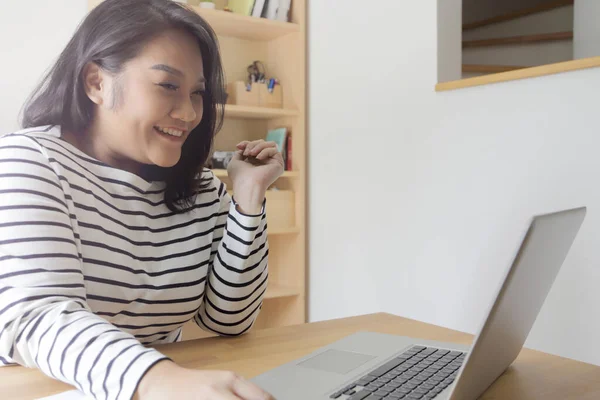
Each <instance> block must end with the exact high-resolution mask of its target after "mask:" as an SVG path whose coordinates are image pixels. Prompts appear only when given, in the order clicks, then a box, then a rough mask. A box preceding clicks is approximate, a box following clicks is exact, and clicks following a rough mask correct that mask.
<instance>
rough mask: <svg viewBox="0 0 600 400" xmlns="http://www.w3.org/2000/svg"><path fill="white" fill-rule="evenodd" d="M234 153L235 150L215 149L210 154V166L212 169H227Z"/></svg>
mask: <svg viewBox="0 0 600 400" xmlns="http://www.w3.org/2000/svg"><path fill="white" fill-rule="evenodd" d="M234 154H235V151H215V152H214V153H213V155H212V159H211V163H210V167H211V168H214V169H227V166H228V165H229V163H230V162H231V160H232V159H233V156H234Z"/></svg>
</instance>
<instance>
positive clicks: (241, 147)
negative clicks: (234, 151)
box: [235, 140, 250, 150]
mask: <svg viewBox="0 0 600 400" xmlns="http://www.w3.org/2000/svg"><path fill="white" fill-rule="evenodd" d="M248 143H250V142H249V141H247V140H244V141H243V142H239V143H238V144H237V145H236V146H235V147H237V148H238V149H240V150H244V149H245V148H246V146H247V145H248Z"/></svg>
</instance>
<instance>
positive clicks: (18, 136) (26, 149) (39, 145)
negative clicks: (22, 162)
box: [0, 126, 56, 160]
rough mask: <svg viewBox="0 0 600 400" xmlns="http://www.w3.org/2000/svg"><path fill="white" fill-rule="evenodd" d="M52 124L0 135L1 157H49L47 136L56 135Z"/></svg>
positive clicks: (36, 158) (37, 158)
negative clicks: (45, 142)
mask: <svg viewBox="0 0 600 400" xmlns="http://www.w3.org/2000/svg"><path fill="white" fill-rule="evenodd" d="M55 135H56V133H55V132H54V131H53V127H52V126H40V127H35V128H28V129H23V130H19V131H16V132H12V133H7V134H4V135H1V136H0V150H2V151H1V152H0V158H1V159H6V158H15V157H17V158H24V159H35V160H39V159H40V158H42V159H47V158H48V151H47V150H48V149H47V148H46V147H45V145H44V142H43V140H40V139H44V138H45V137H48V138H52V137H56V136H55Z"/></svg>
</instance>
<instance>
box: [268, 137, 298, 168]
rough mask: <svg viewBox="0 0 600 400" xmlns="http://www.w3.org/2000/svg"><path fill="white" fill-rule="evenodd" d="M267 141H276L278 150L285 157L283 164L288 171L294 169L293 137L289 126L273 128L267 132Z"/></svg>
mask: <svg viewBox="0 0 600 400" xmlns="http://www.w3.org/2000/svg"><path fill="white" fill-rule="evenodd" d="M265 140H266V141H267V142H275V144H276V145H277V150H278V151H280V152H281V156H282V157H283V166H284V169H285V170H286V171H291V170H292V139H291V135H290V133H289V131H288V129H287V128H276V129H271V130H269V131H268V132H267V137H266V139H265Z"/></svg>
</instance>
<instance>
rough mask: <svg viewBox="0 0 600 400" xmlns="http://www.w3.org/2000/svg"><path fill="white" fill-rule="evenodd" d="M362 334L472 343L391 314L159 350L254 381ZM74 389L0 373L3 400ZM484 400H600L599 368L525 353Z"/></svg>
mask: <svg viewBox="0 0 600 400" xmlns="http://www.w3.org/2000/svg"><path fill="white" fill-rule="evenodd" d="M359 330H369V331H375V332H382V333H392V334H399V335H403V336H413V337H421V338H423V339H431V340H441V341H448V342H455V343H462V344H470V343H471V341H472V339H473V337H472V336H471V335H468V334H465V333H461V332H457V331H452V330H449V329H444V328H441V327H438V326H434V325H428V324H425V323H422V322H417V321H413V320H409V319H405V318H401V317H397V316H393V315H390V314H370V315H364V316H359V317H353V318H345V319H339V320H332V321H325V322H319V323H312V324H305V325H299V326H292V327H284V328H273V329H265V330H257V331H255V332H249V333H248V334H246V335H244V336H242V337H239V338H233V339H229V338H208V339H199V340H194V341H188V342H180V343H174V344H168V345H161V346H157V348H158V349H159V350H160V351H162V352H163V353H165V354H167V355H168V356H170V357H171V358H173V360H174V361H175V362H177V363H179V364H180V365H182V366H185V367H189V368H199V369H200V368H202V369H226V370H233V371H236V372H238V373H240V374H242V375H243V376H245V377H247V378H251V377H253V376H256V375H258V374H260V373H262V372H264V371H266V370H268V369H271V368H274V367H277V366H278V365H280V364H283V363H285V362H288V361H291V360H293V359H295V358H298V357H302V356H304V355H306V354H308V353H310V352H312V351H314V350H316V349H317V348H319V347H321V346H324V345H327V344H329V343H331V342H334V341H335V340H337V339H340V338H342V337H344V336H346V335H349V334H351V333H354V332H356V331H359ZM70 389H72V388H71V387H70V386H68V385H66V384H64V383H62V382H57V381H53V380H52V379H50V378H48V377H46V376H45V375H43V374H42V373H40V372H39V371H37V370H34V369H26V368H22V367H5V368H0V397H2V398H7V399H33V398H36V397H43V396H48V395H51V394H54V393H58V392H61V391H65V390H70ZM481 399H484V400H486V399H487V400H492V399H511V400H521V399H522V400H535V399H545V400H554V399H556V400H566V399H578V400H592V399H593V400H597V399H600V367H597V366H594V365H591V364H585V363H581V362H577V361H573V360H569V359H565V358H561V357H557V356H552V355H549V354H544V353H540V352H536V351H532V350H527V349H526V350H523V351H522V352H521V354H520V355H519V358H518V359H517V361H516V362H515V363H513V365H512V366H511V367H510V368H509V369H508V371H507V372H506V373H504V375H502V376H501V377H500V378H499V379H498V380H497V381H496V382H495V383H494V384H493V385H492V387H491V388H490V389H489V390H488V391H487V392H486V393H485V395H484V396H483V397H482V398H481ZM278 400H285V399H278Z"/></svg>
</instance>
